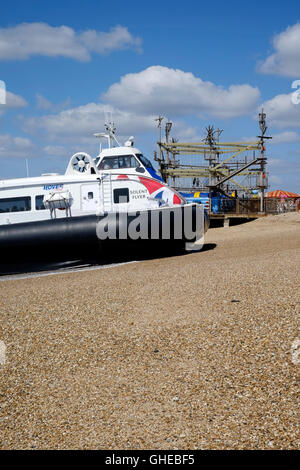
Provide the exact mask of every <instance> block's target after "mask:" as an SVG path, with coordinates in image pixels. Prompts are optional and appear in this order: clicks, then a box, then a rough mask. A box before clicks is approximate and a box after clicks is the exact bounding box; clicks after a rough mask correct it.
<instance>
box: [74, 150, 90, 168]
mask: <svg viewBox="0 0 300 470" xmlns="http://www.w3.org/2000/svg"><path fill="white" fill-rule="evenodd" d="M90 165H91V164H90V156H89V155H88V154H86V153H76V154H75V155H73V158H72V167H73V169H74V170H75V171H78V172H79V173H85V172H86V171H88V170H89V168H90Z"/></svg>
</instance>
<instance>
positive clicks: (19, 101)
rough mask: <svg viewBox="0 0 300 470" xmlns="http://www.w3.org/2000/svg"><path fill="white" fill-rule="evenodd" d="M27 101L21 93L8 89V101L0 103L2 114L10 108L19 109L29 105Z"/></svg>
mask: <svg viewBox="0 0 300 470" xmlns="http://www.w3.org/2000/svg"><path fill="white" fill-rule="evenodd" d="M27 105H28V103H27V101H26V100H25V99H24V98H23V97H22V96H20V95H16V94H14V93H12V92H11V91H6V102H5V104H1V103H0V116H2V115H3V114H4V113H5V111H8V110H9V109H19V108H24V107H25V106H27Z"/></svg>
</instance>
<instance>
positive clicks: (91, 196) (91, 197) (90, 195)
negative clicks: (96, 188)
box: [88, 191, 94, 199]
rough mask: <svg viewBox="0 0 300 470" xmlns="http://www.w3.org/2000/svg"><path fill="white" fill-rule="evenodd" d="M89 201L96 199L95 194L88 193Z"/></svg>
mask: <svg viewBox="0 0 300 470" xmlns="http://www.w3.org/2000/svg"><path fill="white" fill-rule="evenodd" d="M88 199H94V193H93V192H92V191H90V192H89V193H88Z"/></svg>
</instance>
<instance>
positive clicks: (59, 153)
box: [43, 145, 70, 157]
mask: <svg viewBox="0 0 300 470" xmlns="http://www.w3.org/2000/svg"><path fill="white" fill-rule="evenodd" d="M43 152H44V153H45V154H46V155H50V156H51V157H65V156H68V155H69V153H70V151H69V150H67V149H66V148H65V147H63V146H62V145H47V146H46V147H44V148H43Z"/></svg>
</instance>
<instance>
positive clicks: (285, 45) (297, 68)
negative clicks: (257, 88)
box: [258, 23, 300, 78]
mask: <svg viewBox="0 0 300 470" xmlns="http://www.w3.org/2000/svg"><path fill="white" fill-rule="evenodd" d="M273 47H274V50H275V51H274V53H273V54H271V55H269V56H268V57H267V59H266V60H265V61H264V62H262V63H261V64H259V66H258V70H259V71H260V72H262V73H266V74H275V75H282V76H285V77H296V78H299V77H300V23H296V24H295V25H293V26H289V27H288V28H287V29H286V30H285V31H283V32H282V33H280V34H277V35H276V36H275V37H274V39H273Z"/></svg>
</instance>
